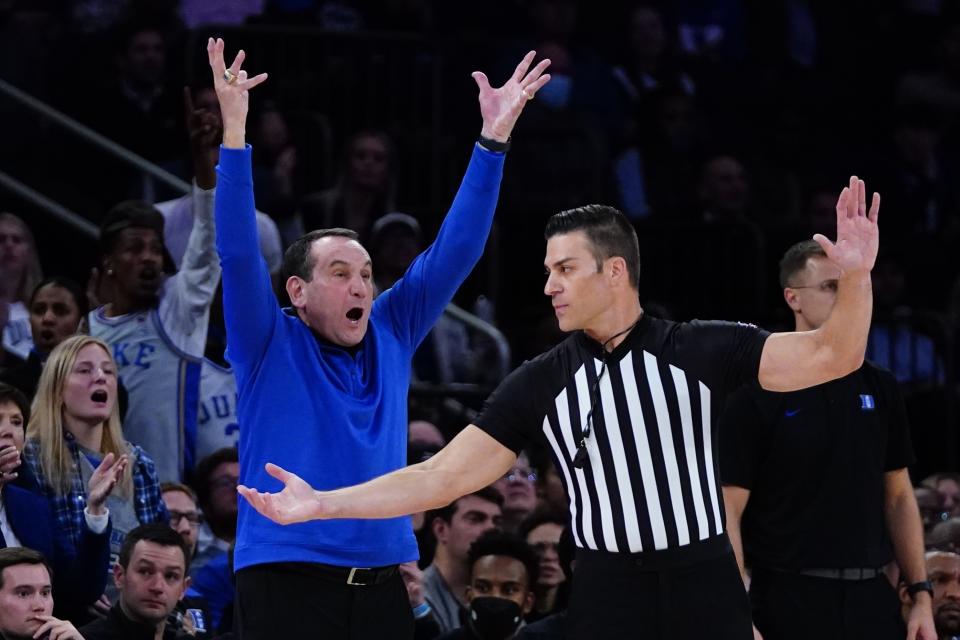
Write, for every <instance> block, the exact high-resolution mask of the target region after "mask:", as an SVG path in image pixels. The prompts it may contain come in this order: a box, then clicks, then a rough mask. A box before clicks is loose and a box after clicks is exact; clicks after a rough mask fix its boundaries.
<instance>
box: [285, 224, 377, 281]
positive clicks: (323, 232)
mask: <svg viewBox="0 0 960 640" xmlns="http://www.w3.org/2000/svg"><path fill="white" fill-rule="evenodd" d="M329 236H335V237H338V238H348V239H350V240H357V241H358V242H359V239H360V236H359V235H358V234H357V232H356V231H353V230H351V229H341V228H339V227H336V228H333V229H316V230H315V231H311V232H309V233H305V234H304V235H302V236H300V237H299V238H297V239H296V240H294V241H293V244H291V245H290V246H289V247H288V248H287V250H286V251H285V252H284V254H283V269H282V273H283V281H284V282H285V281H286V280H287V279H289V278H290V276H297V277H299V278H300V279H302V280H305V281H307V282H310V281H311V280H313V267H314V266H316V265H315V264H314V261H313V256H312V255H311V253H310V249H311V248H313V243H314V241H316V240H319V239H320V238H326V237H329Z"/></svg>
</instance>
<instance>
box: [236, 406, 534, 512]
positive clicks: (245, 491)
mask: <svg viewBox="0 0 960 640" xmlns="http://www.w3.org/2000/svg"><path fill="white" fill-rule="evenodd" d="M516 460H517V455H516V454H515V453H514V452H513V451H511V450H510V449H509V448H507V447H505V446H504V445H502V444H500V443H499V442H498V441H497V440H496V439H494V438H493V436H490V435H488V434H487V433H486V432H485V431H482V430H481V429H480V428H479V427H477V426H475V425H472V424H471V425H469V426H467V428H466V429H464V430H463V431H461V432H460V433H459V434H458V435H457V437H455V438H454V439H453V440H451V441H450V444H448V445H447V446H446V447H444V448H443V449H442V450H441V451H440V452H439V453H437V454H436V455H435V456H433V457H432V458H430V459H429V460H427V461H425V462H421V463H419V464H415V465H411V466H409V467H404V468H402V469H398V470H396V471H394V472H393V473H388V474H386V475H383V476H380V477H379V478H375V479H373V480H370V481H369V482H365V483H363V484H358V485H355V486H352V487H346V488H344V489H337V490H334V491H315V490H314V489H313V488H312V487H311V486H310V485H309V484H307V483H306V482H304V481H303V479H301V478H300V477H299V476H297V475H296V474H293V473H290V472H289V471H287V470H285V469H282V468H280V467H278V466H276V465H274V464H267V473H269V474H270V475H272V476H273V477H274V478H276V479H277V480H280V481H281V482H283V484H284V488H283V491H281V492H279V493H262V492H260V491H257V490H256V489H251V488H249V487H245V486H243V485H241V486H239V487H237V491H239V492H240V495H242V496H243V497H244V498H246V499H247V500H248V501H249V502H250V504H251V505H253V507H254V508H255V509H256V510H257V511H259V512H260V513H262V514H263V515H265V516H266V517H268V518H270V519H271V520H273V521H274V522H278V523H280V524H293V523H296V522H306V521H307V520H329V519H334V518H394V517H397V516H403V515H407V514H410V513H417V512H420V511H428V510H430V509H438V508H440V507H443V506H446V505H448V504H450V503H451V502H453V501H454V500H456V499H457V498H459V497H460V496H463V495H466V494H468V493H473V492H474V491H477V490H478V489H480V488H482V487H485V486H487V485H489V484H492V483H493V482H494V481H495V480H497V479H498V478H500V477H502V476H503V474H505V473H506V472H508V471H509V470H510V469H511V467H512V466H513V464H514V463H515V462H516Z"/></svg>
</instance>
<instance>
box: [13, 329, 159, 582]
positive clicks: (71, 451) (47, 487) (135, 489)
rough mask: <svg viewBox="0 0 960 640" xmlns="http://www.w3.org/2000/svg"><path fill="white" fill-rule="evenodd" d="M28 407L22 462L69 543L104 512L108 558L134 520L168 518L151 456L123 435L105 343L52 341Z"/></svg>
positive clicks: (77, 541)
mask: <svg viewBox="0 0 960 640" xmlns="http://www.w3.org/2000/svg"><path fill="white" fill-rule="evenodd" d="M33 407H34V411H33V414H32V415H31V416H30V421H29V423H28V426H27V434H28V436H27V441H26V444H25V446H24V449H23V451H24V461H25V463H26V466H27V468H28V470H29V472H30V473H31V474H32V476H33V478H34V479H35V480H36V482H37V484H38V485H39V487H40V491H41V492H42V493H43V495H44V496H46V497H47V498H48V499H49V501H50V504H51V507H52V509H53V512H54V515H55V517H56V527H57V530H58V531H59V532H61V535H64V536H66V539H67V540H68V541H69V542H70V543H72V544H73V545H74V547H79V546H80V545H81V542H82V536H83V535H84V529H85V528H88V527H90V528H93V527H92V526H91V525H90V523H89V518H90V516H96V515H97V514H106V512H107V510H109V516H110V524H111V526H112V534H111V536H110V550H111V554H112V556H113V557H114V558H115V557H116V554H119V552H120V548H121V545H122V543H123V539H124V537H125V536H126V535H127V533H129V532H130V531H131V530H133V529H134V528H136V527H137V526H138V525H141V524H148V523H154V522H162V523H164V524H166V523H167V521H168V520H169V516H168V515H167V509H166V507H165V506H164V504H163V500H162V499H161V497H160V480H159V478H158V477H157V472H156V467H155V466H154V464H153V461H152V460H151V459H150V458H149V457H148V456H147V454H146V453H144V451H143V449H141V448H140V447H138V446H136V445H131V444H130V443H129V442H126V441H125V440H124V439H123V433H122V429H121V425H120V416H119V412H118V409H117V365H116V363H115V362H114V360H113V358H112V357H111V356H110V350H109V347H107V345H106V344H105V343H103V342H102V341H100V340H97V339H96V338H93V337H90V336H84V335H77V336H73V337H70V338H67V339H66V340H64V341H63V342H61V343H60V344H59V345H57V347H55V348H54V350H53V352H51V354H50V357H49V358H48V359H47V363H46V364H45V365H44V368H43V374H42V375H41V376H40V383H39V385H38V387H37V395H36V397H35V398H34V403H33ZM104 517H106V516H105V515H104ZM109 592H110V588H109V585H108V593H109Z"/></svg>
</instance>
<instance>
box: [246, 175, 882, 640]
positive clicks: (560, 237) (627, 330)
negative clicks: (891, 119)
mask: <svg viewBox="0 0 960 640" xmlns="http://www.w3.org/2000/svg"><path fill="white" fill-rule="evenodd" d="M865 200H866V195H865V187H864V185H863V183H862V182H861V181H858V180H856V179H855V178H852V179H851V181H850V187H849V188H845V189H844V190H843V193H842V194H841V197H840V202H839V203H838V207H837V212H838V215H837V226H838V234H837V237H838V240H837V243H836V245H834V244H833V243H831V242H830V241H829V240H827V239H826V238H824V237H822V236H820V237H819V240H820V241H821V242H822V243H823V245H824V246H825V247H826V248H827V251H829V252H830V254H831V256H832V257H833V259H834V260H835V261H837V262H838V263H839V264H842V265H844V268H845V273H844V274H843V276H842V280H843V283H844V286H843V287H842V289H841V294H840V296H838V300H837V304H836V310H835V312H834V314H833V318H832V319H831V320H830V321H829V322H827V323H825V324H824V326H823V327H821V328H820V329H818V330H816V331H811V332H806V333H781V334H774V335H770V336H768V335H767V334H766V333H765V332H763V331H761V330H759V329H757V328H756V327H754V326H752V325H745V324H735V323H724V322H693V323H689V324H681V323H673V322H666V321H663V320H658V319H656V318H651V317H649V316H647V315H645V314H644V312H643V309H642V308H641V306H640V302H639V279H640V256H639V250H638V243H637V236H636V232H635V231H634V230H633V228H632V227H631V226H630V223H629V222H628V221H627V220H626V219H625V218H624V216H623V215H622V214H621V213H620V212H619V211H617V210H616V209H612V208H610V207H605V206H600V205H590V206H586V207H580V208H577V209H572V210H569V211H564V212H561V213H558V214H557V215H555V216H553V217H552V218H551V219H550V221H549V222H548V223H547V229H546V234H545V235H546V237H547V255H546V260H545V261H544V266H545V268H546V270H547V272H548V277H547V283H546V286H545V288H544V292H545V293H546V294H547V295H548V296H550V298H551V301H552V303H553V307H554V309H555V312H556V315H557V319H558V320H559V324H560V328H561V329H562V330H564V331H570V332H574V333H573V335H571V336H570V337H569V338H568V339H567V340H566V341H564V342H563V343H562V344H560V345H558V346H557V347H556V348H554V349H552V350H551V351H549V352H547V353H545V354H543V355H542V356H540V357H538V358H536V359H534V360H533V361H531V362H528V363H526V364H524V365H523V366H521V367H520V368H519V369H518V370H517V371H515V372H514V373H513V374H511V375H510V376H509V377H508V378H507V379H506V380H504V382H503V383H502V384H501V385H500V387H499V388H498V390H497V391H496V392H495V393H494V394H493V396H492V397H491V398H490V400H489V401H488V403H487V406H486V408H485V409H484V412H483V415H482V416H481V417H480V418H479V419H478V420H477V424H475V425H469V426H467V427H466V428H465V429H464V430H463V431H462V432H461V433H460V434H459V435H458V436H457V437H456V438H454V439H453V441H452V442H450V444H449V445H447V446H446V447H445V448H444V449H443V450H442V451H440V452H439V453H438V454H437V455H435V456H434V457H432V458H431V459H430V460H428V461H426V462H423V463H420V464H416V465H412V466H409V467H406V468H404V469H401V470H398V471H395V472H393V473H390V474H387V475H386V476H383V477H380V478H377V479H375V480H372V481H370V482H367V483H365V484H363V485H359V486H357V487H349V488H346V489H338V490H334V491H323V492H317V491H314V490H313V489H312V488H311V487H310V486H309V485H307V484H306V483H305V482H303V480H301V479H300V478H298V477H297V476H295V475H294V474H292V473H289V472H287V471H285V470H283V469H280V468H278V467H273V466H270V467H268V470H269V471H270V473H271V474H273V475H274V477H276V478H278V479H280V480H281V481H283V482H284V483H285V485H286V487H285V488H284V490H283V491H282V492H281V493H277V494H269V493H260V492H259V491H256V490H254V489H250V488H248V487H241V488H240V492H241V493H242V494H243V495H244V497H245V498H246V499H247V500H249V501H250V502H251V504H252V505H253V506H254V507H255V508H256V509H257V510H258V511H260V512H261V513H263V514H265V515H267V516H268V517H270V518H272V519H273V520H275V521H277V522H280V523H293V522H301V521H304V520H310V519H315V518H385V517H392V516H399V515H402V514H407V513H412V512H417V511H424V510H426V509H430V508H436V507H439V506H442V505H445V504H448V503H449V502H450V501H451V500H454V499H456V498H457V497H459V496H461V495H464V494H466V493H470V492H472V491H476V490H477V489H479V488H480V487H483V486H486V485H489V484H490V483H492V482H493V481H494V480H496V479H497V478H499V477H500V476H502V475H503V474H504V473H505V472H506V471H507V470H508V469H510V468H511V467H512V465H513V464H514V463H515V461H516V458H517V452H519V451H520V450H521V449H522V448H523V447H524V446H525V445H526V444H527V443H528V442H529V441H530V440H532V439H533V438H545V439H546V441H547V444H548V445H549V449H550V451H551V452H552V454H553V457H554V463H555V464H556V466H557V468H558V470H559V471H560V475H561V478H562V479H563V482H564V484H565V486H566V489H567V493H568V495H569V497H570V503H569V510H570V518H571V526H572V531H573V533H574V540H575V542H576V544H577V547H578V553H577V559H576V571H577V574H576V575H577V579H576V580H575V581H574V583H573V585H574V586H573V594H572V597H571V601H570V609H569V628H568V631H569V636H568V637H569V638H572V639H575V640H580V639H588V638H589V639H595V638H628V637H637V636H638V634H641V633H642V634H643V636H644V637H650V638H670V639H671V640H683V639H686V638H703V637H705V636H709V637H710V638H711V639H712V640H728V639H729V640H749V639H750V638H751V637H752V630H751V625H750V609H749V602H748V600H747V597H746V593H745V592H744V590H743V586H742V583H741V582H740V577H739V572H738V571H737V566H736V560H735V559H734V556H733V552H732V550H731V547H730V543H729V541H728V539H727V536H726V534H725V532H724V524H723V517H722V513H723V507H722V504H721V502H720V494H719V492H720V484H719V477H718V473H717V469H718V466H717V460H716V458H715V455H714V452H715V451H717V442H716V430H715V428H714V426H715V425H716V421H717V419H718V417H719V416H718V412H719V409H720V407H722V406H723V403H724V400H725V397H726V395H727V394H728V393H730V392H731V391H733V390H734V389H736V388H737V386H738V385H740V384H742V383H744V382H746V381H748V380H755V379H759V380H760V382H761V383H762V384H763V385H764V387H766V388H770V389H778V390H782V391H788V390H793V389H800V388H804V387H808V386H811V385H815V384H820V383H823V382H826V381H827V380H830V379H833V378H837V377H841V376H844V375H846V374H848V373H850V372H851V371H854V370H855V369H857V368H858V367H859V366H860V364H861V362H862V361H863V352H864V348H865V345H866V337H867V330H868V328H869V324H870V309H871V304H872V299H871V291H870V269H871V268H872V267H873V262H874V259H875V258H876V252H877V246H878V242H879V232H878V229H877V225H876V215H877V209H878V208H879V199H878V198H877V197H875V198H874V202H873V204H872V206H871V210H870V215H869V216H868V215H867V210H866V203H865ZM678 241H680V242H682V241H683V239H682V238H679V239H678Z"/></svg>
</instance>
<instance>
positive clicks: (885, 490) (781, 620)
mask: <svg viewBox="0 0 960 640" xmlns="http://www.w3.org/2000/svg"><path fill="white" fill-rule="evenodd" d="M840 277H841V271H840V268H839V267H838V266H837V265H836V264H835V263H833V262H832V261H831V260H830V259H828V258H827V254H826V253H825V252H824V250H823V248H822V247H821V246H820V245H819V244H817V243H816V242H814V241H813V240H805V241H803V242H799V243H797V244H795V245H793V246H792V247H790V249H788V250H787V252H786V253H785V254H784V256H783V259H782V260H781V262H780V284H781V286H782V287H783V296H784V299H785V300H786V302H787V304H788V305H789V307H790V309H791V310H792V311H793V315H794V322H795V330H796V331H814V330H816V329H818V328H819V327H821V326H822V325H823V323H824V322H826V321H827V318H828V317H829V316H830V314H831V312H832V310H833V307H834V302H835V301H836V298H837V287H838V282H839V281H840ZM720 434H721V438H722V442H723V446H722V447H721V448H720V465H721V477H722V480H723V484H724V487H723V503H724V506H725V508H726V514H727V529H728V531H729V534H730V539H731V542H732V544H733V546H734V550H735V551H736V555H737V561H738V563H739V565H740V571H741V574H742V575H743V576H744V582H746V567H748V566H749V567H750V568H751V570H752V576H751V581H750V599H751V602H752V604H753V611H754V623H755V627H756V629H757V630H759V632H760V633H761V634H762V635H763V637H764V638H766V639H767V640H780V639H785V638H810V637H815V636H818V635H820V634H821V632H822V630H823V629H825V628H827V629H831V630H835V631H832V633H835V634H836V636H837V637H846V636H848V635H851V634H857V635H863V636H864V637H871V638H890V639H891V640H893V639H899V638H903V637H904V633H905V629H904V628H903V622H902V620H901V618H900V611H899V607H894V608H892V609H891V607H890V606H889V605H890V603H891V602H892V600H891V598H890V595H891V594H890V583H889V581H888V580H887V577H886V575H885V574H884V573H883V570H882V569H883V567H884V565H886V564H888V563H889V562H890V561H891V560H893V559H894V558H895V559H896V561H897V563H898V565H899V567H900V571H901V573H902V575H903V577H904V579H905V580H906V583H907V584H908V585H909V586H908V592H909V594H910V597H911V598H912V600H913V608H912V611H911V612H910V616H909V622H908V629H909V633H910V637H913V636H915V635H917V634H918V633H919V635H918V636H917V637H921V638H931V640H932V638H933V619H932V614H931V609H930V596H931V594H930V593H928V591H929V583H928V582H927V581H926V570H925V568H924V564H923V529H922V526H921V524H920V518H919V511H918V509H917V503H916V500H915V498H914V495H913V486H912V484H911V482H910V476H909V473H908V471H907V466H908V465H910V464H912V463H913V461H914V459H913V448H912V445H911V441H910V431H909V426H908V424H907V417H906V409H905V407H904V403H903V398H902V396H901V394H900V390H899V388H898V386H897V383H896V380H895V379H894V377H893V376H892V375H891V374H890V372H889V371H886V370H883V369H880V368H879V367H877V366H876V365H874V364H872V363H870V362H869V361H867V362H865V363H864V364H863V365H862V366H861V367H860V368H859V369H858V370H857V371H854V372H853V373H851V374H849V375H847V376H845V377H843V378H840V379H838V380H833V381H831V382H828V383H826V384H822V385H819V386H814V387H811V388H809V389H803V390H800V391H793V392H790V393H774V392H770V391H765V390H763V389H761V388H760V386H759V385H750V386H748V387H744V388H743V389H741V390H740V391H738V392H737V393H734V394H733V395H732V396H731V397H730V400H729V401H728V402H727V405H726V407H725V410H724V413H723V416H722V418H721V420H720ZM838 602H839V603H841V604H839V606H838V605H836V604H835V603H838ZM851 624H852V625H854V626H852V627H851V626H850V625H851Z"/></svg>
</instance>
